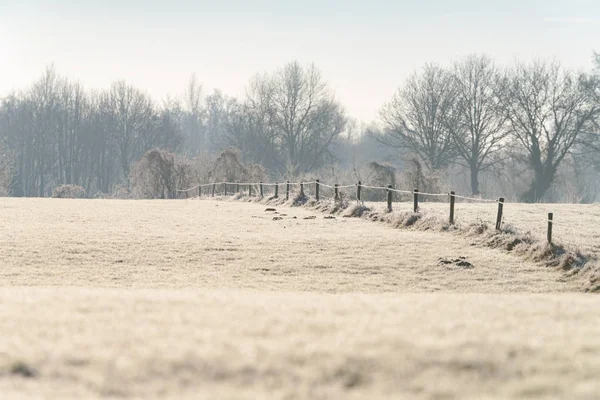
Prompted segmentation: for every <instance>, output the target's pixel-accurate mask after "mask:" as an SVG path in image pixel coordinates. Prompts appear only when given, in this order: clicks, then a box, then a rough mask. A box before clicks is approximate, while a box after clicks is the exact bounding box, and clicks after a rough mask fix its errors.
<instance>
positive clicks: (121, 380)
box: [0, 198, 600, 399]
mask: <svg viewBox="0 0 600 400" xmlns="http://www.w3.org/2000/svg"><path fill="white" fill-rule="evenodd" d="M398 204H401V203H398ZM402 204H404V203H402ZM406 204H408V203H406ZM446 206H447V205H444V204H435V205H433V204H426V205H425V204H424V209H425V210H427V209H431V211H430V212H432V213H433V212H438V210H437V207H439V213H440V218H446V213H445V211H446ZM484 206H485V207H488V208H490V209H491V210H492V211H491V215H492V217H490V218H489V219H490V220H493V213H494V211H493V210H494V206H495V205H494V204H490V205H473V204H462V203H461V204H457V219H458V220H459V221H460V220H461V218H465V219H467V218H477V216H478V215H480V214H481V215H483V214H484V211H485V215H487V209H485V210H484V209H483V207H484ZM511 206H512V205H511ZM269 207H271V206H269ZM535 207H537V208H535ZM266 208H267V206H265V205H261V204H257V203H253V202H241V201H211V200H202V201H200V200H197V199H190V200H156V201H129V200H66V199H64V200H63V199H15V198H4V199H0V232H1V234H0V260H1V264H0V338H2V339H1V340H0V393H1V394H2V396H1V398H2V399H21V398H23V399H25V398H26V399H37V398H39V399H54V398H61V399H65V398H73V399H75V398H78V399H79V398H107V399H108V398H144V399H151V398H173V399H180V398H189V399H215V398H219V399H249V398H251V399H259V398H265V399H266V398H268V399H331V398H339V399H342V398H343V399H346V398H357V399H358V398H373V399H375V398H381V399H383V398H401V399H506V398H515V399H531V398H535V399H562V398H569V399H597V398H600V381H599V380H598V376H600V307H599V306H598V304H599V303H598V297H597V295H594V294H585V293H582V292H581V282H580V281H578V279H577V277H568V276H566V275H565V273H564V272H563V271H561V270H558V269H556V268H550V267H547V266H545V265H544V264H542V263H536V262H533V261H529V260H526V259H525V258H522V257H519V256H518V255H516V254H513V253H509V252H506V251H503V250H501V249H494V248H489V247H484V246H480V245H477V244H476V243H474V242H473V240H472V238H470V237H466V236H462V235H461V234H459V233H451V232H446V233H445V232H438V231H423V230H412V229H393V228H392V227H390V226H387V225H386V224H378V223H373V222H371V221H367V220H364V219H359V218H343V217H342V216H340V215H336V216H335V217H329V218H325V217H326V214H323V213H320V212H318V211H315V210H311V209H309V208H303V207H288V206H285V205H281V206H276V211H275V212H274V211H265V209H266ZM552 208H553V209H554V212H555V213H556V216H557V217H556V219H557V220H559V221H560V222H559V224H560V225H557V226H560V227H561V228H557V231H556V234H557V238H560V239H563V238H568V239H569V240H573V241H575V242H574V245H578V246H584V247H585V249H586V250H587V251H590V252H597V251H598V247H597V243H598V242H597V238H598V236H599V235H600V232H598V230H597V229H596V227H597V226H600V224H599V223H600V209H598V207H597V206H575V205H569V206H567V205H565V206H564V207H563V206H562V205H561V206H555V205H553V206H552ZM442 210H443V211H442ZM508 210H511V211H510V213H511V214H509V211H508ZM512 210H513V209H512V208H509V206H508V205H507V214H508V215H511V218H512ZM514 210H518V211H516V212H515V214H514V215H515V218H516V219H518V220H519V221H522V223H523V227H524V228H527V227H530V229H533V230H535V229H537V228H534V227H533V225H534V223H533V221H534V220H535V221H537V220H538V219H539V225H540V227H541V228H540V229H541V231H540V234H542V233H543V232H544V229H545V225H544V223H545V221H544V219H543V215H544V213H545V212H547V210H546V209H545V208H544V207H543V206H542V207H540V206H539V205H531V206H524V205H514ZM538 211H539V214H540V215H542V217H540V218H538V215H537V213H538ZM550 211H552V210H550ZM562 215H565V220H566V216H567V215H568V216H569V219H574V218H576V217H577V216H579V220H580V221H582V225H581V226H585V227H586V228H585V229H583V228H581V227H579V228H578V225H576V223H575V224H574V225H569V226H571V228H568V230H567V227H566V226H567V225H564V224H563V222H562V221H563V219H562V217H561V216H562ZM528 216H529V217H528ZM507 218H508V217H507ZM527 218H530V219H527ZM515 225H516V226H518V225H517V224H515ZM563 226H564V227H565V228H562V227H563ZM588 227H589V228H588ZM561 229H564V231H561ZM573 235H578V236H576V237H574V236H573ZM448 260H450V261H452V260H468V263H461V262H456V263H455V262H444V261H448Z"/></svg>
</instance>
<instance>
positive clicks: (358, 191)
mask: <svg viewBox="0 0 600 400" xmlns="http://www.w3.org/2000/svg"><path fill="white" fill-rule="evenodd" d="M356 200H358V201H360V181H358V185H356Z"/></svg>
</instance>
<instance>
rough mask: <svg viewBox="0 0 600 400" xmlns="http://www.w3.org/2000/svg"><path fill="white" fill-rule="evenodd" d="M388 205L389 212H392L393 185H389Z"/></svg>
mask: <svg viewBox="0 0 600 400" xmlns="http://www.w3.org/2000/svg"><path fill="white" fill-rule="evenodd" d="M387 207H388V212H392V185H388V186H387Z"/></svg>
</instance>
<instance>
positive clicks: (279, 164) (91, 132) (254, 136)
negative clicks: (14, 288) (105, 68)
mask: <svg viewBox="0 0 600 400" xmlns="http://www.w3.org/2000/svg"><path fill="white" fill-rule="evenodd" d="M599 114H600V58H599V57H598V56H596V58H595V68H594V69H592V70H590V71H586V72H577V71H570V70H567V69H565V68H563V67H562V66H561V65H560V64H559V63H557V62H542V61H533V62H530V63H527V64H524V63H517V64H515V65H514V66H513V67H512V68H508V69H503V68H499V67H497V66H495V64H494V62H493V60H492V59H491V58H489V57H487V56H483V55H471V56H468V57H465V58H463V59H462V60H460V61H458V62H456V63H455V64H454V65H452V66H450V67H442V66H439V65H436V64H427V65H425V66H424V67H423V68H422V69H421V70H419V71H416V72H415V73H414V74H413V75H412V76H410V77H409V78H408V79H407V80H406V82H405V83H404V84H403V85H402V86H401V87H400V88H399V89H398V90H397V92H396V93H395V95H394V96H393V97H392V99H391V100H390V101H389V102H388V103H387V104H385V105H383V106H382V108H381V111H380V118H379V119H378V120H377V121H373V123H372V124H370V125H368V126H365V125H362V126H359V124H357V122H356V121H355V120H353V119H352V118H351V117H349V116H348V115H347V114H346V112H345V110H344V108H343V106H342V105H341V103H340V102H339V101H338V100H337V99H336V97H335V93H334V92H333V90H332V89H331V88H330V87H329V85H328V84H327V82H326V80H325V79H324V77H323V76H322V74H321V73H320V71H319V70H318V69H317V68H316V67H315V66H314V65H307V66H304V65H301V64H299V63H298V62H291V63H289V64H287V65H285V66H283V67H281V68H279V69H277V70H275V71H273V72H271V73H264V74H258V75H256V76H255V77H253V78H252V79H251V80H250V82H249V84H248V86H247V90H246V95H245V96H244V98H241V99H237V98H234V97H229V96H226V95H224V94H223V93H222V92H220V91H218V90H216V91H214V92H213V93H211V94H209V95H206V96H205V95H204V94H203V92H202V87H201V85H200V84H199V83H198V82H197V80H196V79H195V78H194V77H192V79H190V81H189V84H188V86H187V88H185V90H184V93H183V94H182V95H181V96H179V97H177V98H171V97H168V98H167V99H164V100H163V101H161V102H156V101H154V100H153V99H152V98H150V96H149V95H148V94H147V93H146V92H144V91H142V90H140V89H138V88H136V87H133V86H131V85H129V84H127V83H126V82H124V81H118V82H115V83H113V84H112V85H111V86H110V87H109V88H107V89H105V90H102V91H93V90H86V89H85V88H84V87H83V85H82V84H80V83H78V82H73V81H71V80H69V79H67V78H65V77H62V76H60V75H59V74H58V73H57V72H56V71H55V69H54V68H53V67H49V68H47V69H46V71H45V72H44V74H43V75H42V77H41V78H40V79H38V80H37V81H35V82H34V83H33V84H32V85H31V86H30V87H29V88H26V89H24V90H21V91H18V92H14V93H11V94H9V95H7V96H5V97H4V98H2V99H1V101H0V150H1V151H0V153H1V154H0V156H1V162H0V189H1V190H3V192H4V194H5V195H12V196H40V197H43V196H48V195H50V193H51V192H52V190H53V188H55V187H56V186H58V185H61V184H73V185H78V186H82V187H83V188H85V190H86V192H87V193H88V194H94V193H98V192H101V193H112V192H114V191H115V190H129V189H130V187H131V183H130V179H131V176H132V174H133V172H132V170H133V167H134V165H135V163H136V162H138V160H140V159H141V158H142V156H143V155H144V154H145V153H147V152H149V151H151V150H153V149H165V150H168V151H170V152H172V153H178V154H181V155H183V156H185V157H187V158H189V159H194V158H205V159H210V158H211V157H212V158H216V155H217V154H221V153H223V152H224V151H225V150H226V149H229V148H236V149H238V150H239V151H240V153H241V155H242V157H243V161H244V162H246V163H248V164H252V165H260V166H262V167H263V168H264V169H265V170H266V171H268V173H269V174H270V175H271V177H272V178H273V179H276V178H292V177H300V176H305V175H307V174H314V173H316V172H317V171H323V170H325V169H327V168H330V167H331V166H333V165H338V166H341V167H343V168H345V169H348V170H350V169H353V168H354V169H355V170H356V165H355V164H356V158H357V157H356V155H357V154H358V155H361V154H362V155H366V154H368V157H370V158H371V159H370V160H368V161H369V162H371V161H378V162H381V161H382V159H383V154H384V153H385V154H386V155H387V156H388V159H387V161H390V162H391V163H392V164H394V163H395V164H396V165H399V166H401V167H402V166H403V165H402V163H401V161H398V160H399V159H400V157H401V156H402V155H406V154H411V155H412V157H413V158H414V160H415V163H416V164H418V166H419V173H421V169H423V170H424V172H423V173H424V174H435V173H436V171H441V170H444V169H447V168H449V167H450V166H459V167H460V168H464V169H465V170H466V171H468V173H469V175H470V191H471V192H472V193H473V194H479V193H480V176H481V174H482V173H486V171H492V170H497V169H502V168H504V169H506V168H509V166H510V165H512V166H514V165H519V166H520V167H521V168H522V171H523V173H524V175H525V176H527V177H528V179H530V182H529V185H528V187H527V188H526V189H525V190H523V191H522V193H520V196H521V199H522V200H524V201H538V200H540V199H543V198H544V195H545V194H546V192H547V191H548V189H549V188H550V187H551V185H552V184H553V182H554V181H555V177H556V174H557V172H558V171H559V169H560V167H561V166H562V165H563V163H564V162H565V160H569V162H576V163H577V165H578V166H579V168H584V169H585V168H597V167H600V162H599V161H600V158H598V155H599V154H600V153H599V151H600V136H599V135H598V132H600V129H599V120H600V116H599ZM374 143H378V144H379V145H381V146H385V147H383V148H380V147H376V146H375V145H374ZM390 155H392V156H391V157H389V156H390ZM394 156H397V157H394ZM351 162H352V163H353V164H354V165H350V164H351ZM421 165H422V166H423V168H422V167H421ZM404 167H407V166H406V165H404Z"/></svg>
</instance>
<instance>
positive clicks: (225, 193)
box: [223, 182, 227, 197]
mask: <svg viewBox="0 0 600 400" xmlns="http://www.w3.org/2000/svg"><path fill="white" fill-rule="evenodd" d="M223 193H224V196H225V197H227V182H223Z"/></svg>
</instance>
